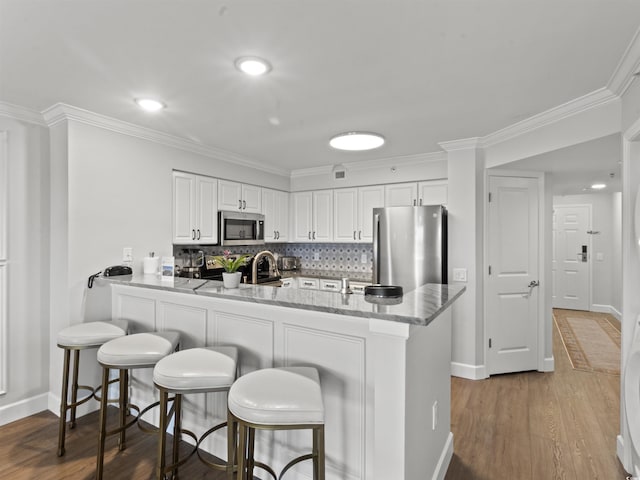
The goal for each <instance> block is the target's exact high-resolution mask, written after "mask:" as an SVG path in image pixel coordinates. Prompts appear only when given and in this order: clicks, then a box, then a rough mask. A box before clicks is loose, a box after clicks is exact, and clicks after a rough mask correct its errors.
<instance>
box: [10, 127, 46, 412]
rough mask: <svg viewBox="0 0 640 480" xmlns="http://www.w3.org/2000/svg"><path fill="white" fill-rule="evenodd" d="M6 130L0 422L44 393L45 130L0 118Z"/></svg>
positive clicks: (36, 406)
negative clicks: (4, 372) (4, 364)
mask: <svg viewBox="0 0 640 480" xmlns="http://www.w3.org/2000/svg"><path fill="white" fill-rule="evenodd" d="M0 131H4V132H6V134H7V153H8V155H7V160H8V191H7V199H8V222H7V233H8V239H7V240H8V242H7V250H8V252H7V253H8V263H7V265H8V266H7V268H8V275H7V283H8V295H7V302H8V312H7V313H8V315H7V321H8V325H7V333H8V339H7V347H8V360H9V361H8V378H7V393H6V394H4V395H2V396H0V424H5V423H8V422H11V421H13V420H15V419H17V418H20V417H22V416H24V415H29V414H31V413H34V412H36V411H39V410H42V409H43V408H45V407H46V394H47V392H48V391H49V381H48V369H47V368H46V366H47V364H48V358H49V324H48V319H49V315H48V311H49V305H48V295H49V290H48V288H49V287H48V286H49V212H48V210H49V207H48V205H49V198H48V197H49V186H48V183H49V165H48V133H47V129H46V128H43V127H41V126H37V125H34V124H32V123H29V122H25V121H22V120H18V119H15V118H10V117H7V116H0Z"/></svg>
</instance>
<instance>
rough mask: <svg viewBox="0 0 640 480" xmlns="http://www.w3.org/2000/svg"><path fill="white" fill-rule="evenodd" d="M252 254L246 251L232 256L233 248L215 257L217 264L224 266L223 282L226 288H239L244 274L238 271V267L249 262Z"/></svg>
mask: <svg viewBox="0 0 640 480" xmlns="http://www.w3.org/2000/svg"><path fill="white" fill-rule="evenodd" d="M250 256H251V255H248V254H246V253H245V254H242V255H235V256H232V254H231V250H225V251H223V252H222V255H217V256H215V257H213V259H214V261H215V263H216V265H220V266H221V267H222V268H224V272H222V282H223V284H224V287H225V288H238V286H239V285H240V278H241V276H242V272H238V269H239V268H240V267H242V266H243V265H245V264H246V263H247V258H249V257H250Z"/></svg>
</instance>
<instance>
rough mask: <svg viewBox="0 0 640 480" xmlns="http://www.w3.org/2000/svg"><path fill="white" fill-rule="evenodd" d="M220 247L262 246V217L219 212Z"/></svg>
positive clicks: (259, 215)
mask: <svg viewBox="0 0 640 480" xmlns="http://www.w3.org/2000/svg"><path fill="white" fill-rule="evenodd" d="M218 226H219V227H220V245H262V244H264V215H261V214H258V213H242V212H233V211H226V210H220V211H219V212H218Z"/></svg>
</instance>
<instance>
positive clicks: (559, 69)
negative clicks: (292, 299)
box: [0, 0, 640, 171]
mask: <svg viewBox="0 0 640 480" xmlns="http://www.w3.org/2000/svg"><path fill="white" fill-rule="evenodd" d="M639 24H640V2H638V1H637V0H589V1H587V0H482V1H480V0H448V1H444V0H421V1H417V0H323V1H313V0H296V1H292V0H270V1H265V0H233V1H218V0H189V1H177V0H103V1H100V0H0V101H4V102H8V103H12V104H16V105H20V106H24V107H29V108H32V109H36V110H38V111H43V110H45V109H47V108H48V107H50V106H52V105H53V104H55V103H58V102H62V103H66V104H69V105H73V106H76V107H79V108H83V109H86V110H89V111H92V112H96V113H100V114H103V115H107V116H109V117H113V118H116V119H120V120H123V121H126V122H130V123H134V124H138V125H142V126H145V127H148V128H152V129H155V130H158V131H161V132H166V133H170V134H172V135H176V136H179V137H183V138H186V139H190V140H192V141H194V142H197V143H200V144H203V145H205V146H211V147H215V148H217V149H221V150H225V151H228V152H231V153H234V154H236V155H239V156H241V157H245V158H247V159H249V160H253V161H255V162H257V163H259V164H263V165H269V166H271V167H274V168H278V169H281V170H282V171H291V170H295V169H302V168H310V167H316V166H323V165H333V164H339V163H345V162H352V161H363V160H368V159H380V158H389V157H396V156H404V155H413V154H420V153H426V152H434V151H438V150H439V148H438V145H437V144H438V142H442V141H449V140H456V139H462V138H468V137H477V136H484V135H487V134H489V133H492V132H494V131H497V130H499V129H501V128H504V127H506V126H508V125H511V124H513V123H515V122H517V121H520V120H523V119H525V118H528V117H530V116H532V115H534V114H537V113H540V112H542V111H545V110H547V109H549V108H551V107H554V106H557V105H560V104H563V103H565V102H567V101H570V100H573V99H575V98H577V97H580V96H582V95H585V94H587V93H590V92H592V91H594V90H596V89H598V88H601V87H603V86H605V85H606V84H607V82H608V80H609V78H610V77H611V75H612V73H613V72H614V70H615V68H616V66H617V64H618V62H619V61H620V59H621V57H622V55H623V53H624V51H625V48H626V47H627V45H628V44H629V42H630V41H631V39H632V38H633V35H634V33H635V31H636V29H637V28H638V26H639ZM244 55H259V56H262V57H264V58H266V59H268V60H269V61H270V62H271V64H272V65H273V71H272V72H270V74H269V75H267V76H265V77H262V78H251V77H246V76H243V75H242V74H241V73H240V72H238V71H237V70H236V69H235V68H234V59H235V58H236V57H239V56H244ZM140 96H153V97H157V98H159V99H162V100H163V101H164V102H166V103H167V105H168V108H167V109H166V110H165V111H163V112H161V113H160V114H155V115H151V114H145V113H143V112H141V111H139V110H138V109H137V107H136V106H135V105H134V103H133V98H134V97H140ZM349 130H367V131H376V132H379V133H381V134H383V135H384V136H385V137H386V138H387V140H388V142H387V144H386V145H385V146H384V147H382V148H381V149H378V150H375V151H372V152H366V153H362V152H360V153H354V152H337V151H332V150H331V149H330V148H329V147H328V145H327V142H328V140H329V138H330V137H331V136H332V135H334V134H336V133H339V132H343V131H349Z"/></svg>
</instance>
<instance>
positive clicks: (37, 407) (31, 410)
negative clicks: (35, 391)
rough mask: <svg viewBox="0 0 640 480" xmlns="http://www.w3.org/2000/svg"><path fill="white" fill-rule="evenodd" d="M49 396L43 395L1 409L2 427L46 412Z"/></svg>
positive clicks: (0, 420)
mask: <svg viewBox="0 0 640 480" xmlns="http://www.w3.org/2000/svg"><path fill="white" fill-rule="evenodd" d="M48 396H49V394H47V393H43V394H40V395H36V396H35V397H31V398H25V399H24V400H20V401H18V402H15V403H10V404H9V405H5V406H3V407H0V425H6V424H7V423H11V422H15V421H16V420H20V419H21V418H25V417H28V416H29V415H34V414H36V413H40V412H42V411H44V410H46V409H47V397H48Z"/></svg>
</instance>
